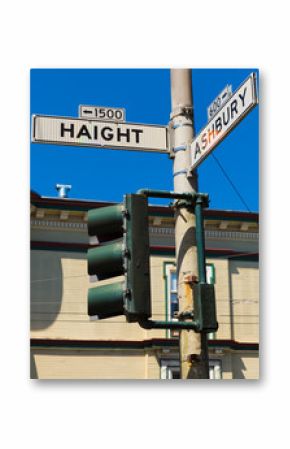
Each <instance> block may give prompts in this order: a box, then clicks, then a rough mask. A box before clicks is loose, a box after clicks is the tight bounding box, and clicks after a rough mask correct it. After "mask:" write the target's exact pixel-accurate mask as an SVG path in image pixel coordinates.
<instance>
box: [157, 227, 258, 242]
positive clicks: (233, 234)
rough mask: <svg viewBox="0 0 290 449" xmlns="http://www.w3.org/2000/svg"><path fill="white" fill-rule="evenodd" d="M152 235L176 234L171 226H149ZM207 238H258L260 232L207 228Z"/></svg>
mask: <svg viewBox="0 0 290 449" xmlns="http://www.w3.org/2000/svg"><path fill="white" fill-rule="evenodd" d="M149 234H150V235H158V236H160V237H162V236H163V237H165V236H168V235H171V236H174V228H173V227H172V228H169V227H166V228H165V227H152V226H150V227H149ZM205 238H206V239H228V240H258V239H259V233H258V232H240V231H219V230H217V231H208V230H205Z"/></svg>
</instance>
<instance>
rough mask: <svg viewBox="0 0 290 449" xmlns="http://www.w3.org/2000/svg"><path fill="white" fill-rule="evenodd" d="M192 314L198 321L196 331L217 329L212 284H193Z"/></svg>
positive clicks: (213, 330)
mask: <svg viewBox="0 0 290 449" xmlns="http://www.w3.org/2000/svg"><path fill="white" fill-rule="evenodd" d="M193 288H194V316H195V319H196V320H197V322H198V328H197V332H206V333H208V332H215V331H217V329H218V323H217V318H216V302H215V292H214V285H213V284H206V283H201V282H199V283H197V284H194V286H193Z"/></svg>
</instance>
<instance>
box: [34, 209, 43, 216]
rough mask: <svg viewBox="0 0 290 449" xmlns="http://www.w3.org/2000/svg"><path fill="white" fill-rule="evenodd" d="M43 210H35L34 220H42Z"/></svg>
mask: <svg viewBox="0 0 290 449" xmlns="http://www.w3.org/2000/svg"><path fill="white" fill-rule="evenodd" d="M44 214H45V210H44V209H37V210H36V213H35V217H36V218H44Z"/></svg>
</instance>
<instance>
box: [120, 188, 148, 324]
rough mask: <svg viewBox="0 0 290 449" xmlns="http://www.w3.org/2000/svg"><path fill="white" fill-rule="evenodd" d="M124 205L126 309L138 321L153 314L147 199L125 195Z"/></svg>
mask: <svg viewBox="0 0 290 449" xmlns="http://www.w3.org/2000/svg"><path fill="white" fill-rule="evenodd" d="M125 208H126V214H125V228H126V234H125V241H126V250H127V256H126V259H125V268H126V276H125V281H126V291H127V295H126V298H125V310H126V315H127V320H128V321H138V320H139V319H145V318H148V317H150V316H151V294H150V266H149V258H150V247H149V223H148V200H147V198H145V197H144V196H142V195H138V194H130V195H126V196H125Z"/></svg>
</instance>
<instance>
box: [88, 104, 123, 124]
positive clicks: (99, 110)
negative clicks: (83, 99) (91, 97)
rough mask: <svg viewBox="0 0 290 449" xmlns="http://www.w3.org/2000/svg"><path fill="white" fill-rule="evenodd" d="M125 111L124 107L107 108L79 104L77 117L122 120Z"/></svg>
mask: <svg viewBox="0 0 290 449" xmlns="http://www.w3.org/2000/svg"><path fill="white" fill-rule="evenodd" d="M125 115H126V111H125V109H124V108H108V107H104V106H86V105H83V104H81V105H80V106H79V117H81V118H86V119H93V120H106V121H110V122H124V121H125Z"/></svg>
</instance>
